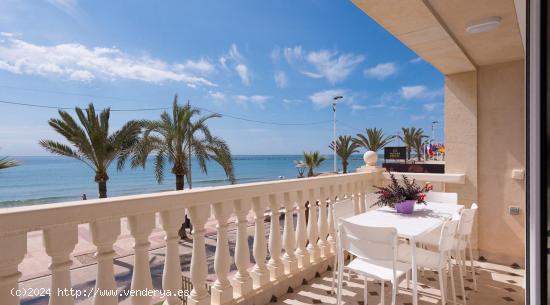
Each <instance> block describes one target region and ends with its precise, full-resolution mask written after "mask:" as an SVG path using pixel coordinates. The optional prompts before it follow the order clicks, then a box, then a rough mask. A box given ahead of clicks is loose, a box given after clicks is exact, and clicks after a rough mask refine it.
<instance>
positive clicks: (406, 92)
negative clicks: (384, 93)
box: [400, 86, 428, 100]
mask: <svg viewBox="0 0 550 305" xmlns="http://www.w3.org/2000/svg"><path fill="white" fill-rule="evenodd" d="M427 90H428V89H427V88H426V86H403V87H401V91H400V92H401V96H402V97H403V98H404V99H406V100H410V99H413V98H417V97H420V96H421V95H423V94H424V93H425V92H426V91H427Z"/></svg>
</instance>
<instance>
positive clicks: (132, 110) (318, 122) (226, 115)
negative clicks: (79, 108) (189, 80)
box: [0, 100, 331, 126]
mask: <svg viewBox="0 0 550 305" xmlns="http://www.w3.org/2000/svg"><path fill="white" fill-rule="evenodd" d="M0 103H2V104H8V105H16V106H26V107H34V108H46V109H58V110H71V109H73V108H71V107H58V106H48V105H38V104H31V103H21V102H12V101H5V100H0ZM195 107H196V106H195ZM196 108H198V109H200V110H204V111H206V112H210V113H215V114H219V115H221V116H223V117H228V118H231V119H235V120H240V121H246V122H251V123H257V124H264V125H279V126H309V125H320V124H327V123H330V122H331V121H330V120H326V121H317V122H275V121H262V120H256V119H250V118H246V117H239V116H236V115H232V114H227V113H221V112H218V111H212V110H210V109H207V108H203V107H196ZM166 109H168V108H167V107H159V108H136V109H111V111H113V112H115V111H117V112H137V111H158V110H166Z"/></svg>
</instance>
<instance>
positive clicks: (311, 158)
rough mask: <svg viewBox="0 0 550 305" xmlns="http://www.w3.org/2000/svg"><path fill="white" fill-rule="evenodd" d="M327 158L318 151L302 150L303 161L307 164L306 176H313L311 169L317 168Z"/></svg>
mask: <svg viewBox="0 0 550 305" xmlns="http://www.w3.org/2000/svg"><path fill="white" fill-rule="evenodd" d="M326 159H327V158H325V157H324V156H321V154H320V153H319V151H313V152H305V151H304V163H305V164H306V165H307V169H308V171H307V176H308V177H313V175H314V173H313V169H314V168H317V167H319V166H320V165H321V163H323V161H325V160H326Z"/></svg>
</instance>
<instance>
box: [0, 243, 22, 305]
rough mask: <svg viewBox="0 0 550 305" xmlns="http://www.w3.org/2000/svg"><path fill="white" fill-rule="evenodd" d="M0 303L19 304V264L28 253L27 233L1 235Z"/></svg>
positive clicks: (6, 304) (7, 304)
mask: <svg viewBox="0 0 550 305" xmlns="http://www.w3.org/2000/svg"><path fill="white" fill-rule="evenodd" d="M0 249H2V250H1V251H0V304H3V305H4V304H5V305H19V297H18V296H17V294H16V293H15V291H17V289H19V284H18V281H19V278H20V277H21V272H19V269H18V266H19V264H20V263H21V262H22V261H23V258H24V257H25V253H27V233H19V234H11V235H4V236H0Z"/></svg>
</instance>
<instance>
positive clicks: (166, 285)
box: [160, 209, 185, 305]
mask: <svg viewBox="0 0 550 305" xmlns="http://www.w3.org/2000/svg"><path fill="white" fill-rule="evenodd" d="M184 219H185V209H178V210H170V211H163V212H161V213H160V220H161V223H162V228H163V229H164V232H165V234H166V235H165V237H164V240H165V241H166V249H165V255H166V258H165V261H164V270H163V273H162V288H163V289H164V290H165V291H170V296H167V297H166V300H165V301H164V304H165V305H176V304H181V301H180V299H179V297H178V295H177V293H178V291H179V290H181V261H180V251H179V245H178V241H179V239H180V237H179V234H178V231H179V229H180V228H181V224H182V223H183V221H184Z"/></svg>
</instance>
